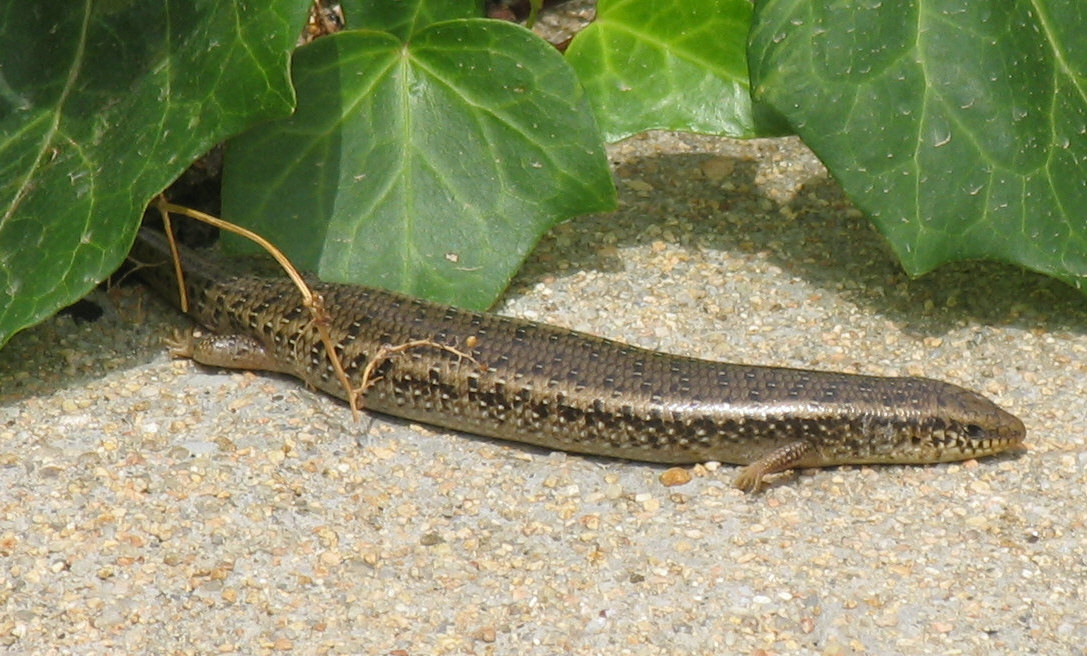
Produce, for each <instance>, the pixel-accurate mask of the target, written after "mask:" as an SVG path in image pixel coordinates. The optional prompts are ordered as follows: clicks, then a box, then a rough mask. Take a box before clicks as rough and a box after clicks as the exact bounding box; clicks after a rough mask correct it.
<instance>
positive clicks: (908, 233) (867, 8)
mask: <svg viewBox="0 0 1087 656" xmlns="http://www.w3.org/2000/svg"><path fill="white" fill-rule="evenodd" d="M862 5H863V6H858V3H855V2H846V1H845V0H828V1H827V2H818V3H812V2H807V1H806V0H768V1H766V2H761V3H759V4H758V8H757V11H756V18H755V25H754V29H753V31H752V35H751V42H750V50H749V56H750V58H751V70H752V82H753V88H754V93H755V96H756V98H758V99H759V100H763V101H766V102H767V103H769V104H770V105H771V106H773V107H774V108H775V109H776V110H777V111H779V112H780V113H781V114H782V115H783V116H784V117H785V118H786V119H787V120H788V121H789V122H790V124H791V125H792V126H793V127H794V128H795V129H796V131H797V133H799V134H800V136H801V137H802V138H803V139H804V141H805V143H807V144H808V145H809V146H810V147H811V148H812V149H813V150H814V151H815V152H816V154H818V155H819V157H820V159H822V160H823V162H824V163H825V164H826V165H827V168H828V169H830V172H831V173H832V174H833V175H834V177H835V178H836V179H837V180H838V181H839V182H840V183H841V185H842V187H843V188H844V189H845V191H846V193H848V194H849V196H850V197H851V198H852V199H853V201H854V202H855V203H856V204H857V205H858V206H859V207H860V208H861V209H863V210H864V211H865V212H867V213H868V215H869V216H870V217H871V218H872V220H873V221H874V222H875V224H876V225H877V226H878V228H879V229H880V231H881V232H882V233H883V234H884V235H885V236H886V237H887V239H888V241H889V242H890V244H891V247H892V248H893V249H894V251H895V252H896V253H897V255H898V257H899V259H900V260H901V261H902V264H903V266H904V267H905V268H906V270H907V271H908V272H909V273H910V274H912V275H920V274H922V273H925V272H927V271H930V270H932V269H934V268H935V267H937V266H939V265H941V264H943V263H946V262H951V261H955V260H964V259H971V258H990V259H995V260H1001V261H1005V262H1013V263H1016V264H1020V265H1022V266H1024V267H1027V268H1029V269H1033V270H1035V271H1039V272H1043V273H1047V274H1049V275H1051V276H1054V277H1056V278H1059V279H1061V280H1064V281H1066V282H1068V283H1070V284H1072V285H1074V286H1076V287H1082V284H1083V282H1084V280H1087V222H1085V219H1084V214H1083V209H1082V208H1083V207H1087V76H1085V75H1084V72H1085V71H1087V48H1084V47H1083V45H1082V44H1083V38H1082V37H1083V34H1084V33H1085V32H1087V5H1084V4H1083V3H1078V2H1065V1H1063V0H1035V1H1034V2H1029V3H1028V2H980V3H962V2H956V1H951V0H912V1H903V2H892V3H887V2H866V3H862Z"/></svg>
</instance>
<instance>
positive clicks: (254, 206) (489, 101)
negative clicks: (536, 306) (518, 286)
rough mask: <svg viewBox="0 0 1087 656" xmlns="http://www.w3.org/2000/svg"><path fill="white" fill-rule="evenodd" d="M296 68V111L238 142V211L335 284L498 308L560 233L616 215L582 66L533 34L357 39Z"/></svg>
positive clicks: (233, 172) (503, 28)
mask: <svg viewBox="0 0 1087 656" xmlns="http://www.w3.org/2000/svg"><path fill="white" fill-rule="evenodd" d="M292 71H293V79H294V82H295V86H296V88H297V90H298V99H299V100H298V110H297V111H296V112H295V114H294V115H293V116H291V117H290V118H287V119H283V120H280V121H275V122H272V123H269V124H266V125H261V126H258V127H257V128H255V129H253V130H251V131H249V132H248V133H246V134H244V135H242V136H240V137H238V138H237V139H234V140H233V141H232V142H231V143H230V144H229V148H228V157H227V160H226V164H225V169H224V174H223V214H224V216H225V217H226V218H228V219H230V220H232V221H236V222H237V223H240V224H244V225H246V226H247V227H249V228H252V229H254V230H256V231H257V232H259V233H261V234H262V235H264V236H266V237H268V238H269V239H270V240H272V242H273V243H276V244H277V245H278V246H280V247H281V248H283V249H284V251H285V252H286V253H287V254H288V255H289V256H290V257H291V258H292V260H294V261H295V263H296V264H298V265H300V266H301V267H302V268H305V269H311V270H316V271H317V272H318V273H319V275H320V276H321V278H322V279H325V280H331V281H340V282H354V283H362V284H369V285H373V286H378V287H384V288H386V289H393V290H397V291H401V292H405V293H408V294H412V295H414V296H421V297H425V298H430V299H433V300H438V301H442V302H447V303H452V304H456V305H461V306H464V307H469V308H485V307H487V306H489V305H490V304H491V303H493V301H494V299H495V297H496V296H497V295H498V294H499V293H500V292H501V291H502V290H503V289H504V288H505V287H506V285H507V284H508V283H509V279H510V277H511V276H512V275H513V273H514V272H515V271H516V270H517V268H518V267H519V266H520V264H521V262H522V261H523V259H524V257H525V255H526V254H527V253H528V251H529V250H531V248H532V247H533V246H534V245H535V244H536V242H537V240H538V239H539V238H540V236H541V235H542V234H543V233H544V232H545V231H546V230H547V229H548V228H550V227H551V226H553V225H555V224H556V223H558V222H560V221H562V220H564V219H566V218H568V217H569V216H571V215H574V214H583V213H587V212H593V211H600V210H605V209H610V208H611V207H612V206H613V205H614V188H613V186H612V182H611V173H610V171H609V169H608V165H607V159H606V157H605V155H604V150H603V144H602V143H601V141H600V137H599V133H598V132H597V130H596V125H595V123H594V122H593V118H592V113H591V110H590V109H589V106H588V103H587V102H586V101H585V98H584V94H583V93H582V91H581V89H580V87H578V85H577V80H576V78H575V77H574V75H573V72H572V71H571V70H570V68H569V67H568V66H567V65H566V62H565V61H563V59H562V57H561V56H560V55H559V54H558V53H557V52H555V51H554V49H553V48H551V47H550V46H549V45H548V44H546V43H545V42H543V41H542V40H540V39H539V38H537V37H535V36H534V35H533V34H532V33H530V32H528V31H527V30H525V29H523V28H521V27H518V26H516V25H512V24H510V23H504V22H500V21H490V20H485V19H459V20H451V21H445V22H440V23H435V24H431V25H427V26H425V27H423V28H421V29H420V30H419V31H417V32H415V33H413V34H412V35H411V37H410V39H409V40H407V41H403V40H401V39H400V38H398V37H396V36H395V35H394V34H392V33H389V32H385V31H374V30H360V31H345V32H340V33H337V34H333V35H331V36H327V37H324V38H322V39H318V40H317V41H314V42H313V43H312V44H310V45H308V46H306V47H304V48H301V49H299V50H298V52H297V53H296V56H295V59H294V62H293V67H292ZM243 248H244V247H243Z"/></svg>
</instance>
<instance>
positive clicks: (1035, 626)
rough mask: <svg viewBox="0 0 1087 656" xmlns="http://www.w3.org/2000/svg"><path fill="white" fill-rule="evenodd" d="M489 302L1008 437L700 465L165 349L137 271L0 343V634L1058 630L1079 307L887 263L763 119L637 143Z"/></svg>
mask: <svg viewBox="0 0 1087 656" xmlns="http://www.w3.org/2000/svg"><path fill="white" fill-rule="evenodd" d="M610 155H611V159H612V161H613V163H614V167H615V171H616V176H617V182H618V187H619V190H620V195H621V207H620V209H619V210H618V211H617V212H615V213H612V214H607V215H600V216H594V217H584V218H581V219H578V220H575V221H571V222H569V223H567V224H565V225H563V226H560V227H559V228H556V229H555V230H554V231H552V233H551V234H550V235H548V236H547V237H546V238H545V239H544V241H543V242H542V243H541V246H540V248H539V249H538V250H537V251H536V252H535V253H534V254H533V255H532V257H531V259H530V261H529V262H528V263H527V265H526V267H525V269H524V270H523V271H522V273H521V275H520V276H519V277H518V278H517V280H516V281H515V283H514V285H513V286H512V287H511V289H510V290H509V292H508V293H507V295H506V296H505V298H504V299H503V301H502V302H501V306H500V307H499V310H500V311H501V312H505V313H510V314H515V315H520V316H525V317H530V318H533V319H538V320H543V321H549V322H553V323H558V324H562V325H566V326H570V327H574V328H578V329H582V330H587V331H590V332H594V333H598V334H602V335H606V336H609V337H614V338H617V339H622V340H624V341H628V342H632V343H635V344H639V345H642V346H648V347H652V348H658V349H663V350H667V351H672V352H677V353H684V354H691V355H698V356H702V357H710V358H715V359H725V360H737V361H748V362H756V363H762V364H776V365H793V366H803V367H816V368H832V369H838V370H843V371H849V372H857V373H869V374H886V375H896V374H918V375H926V376H930V377H934V378H942V379H946V380H949V381H951V382H955V383H958V384H961V385H965V386H968V387H972V388H975V389H978V390H981V391H983V392H985V393H986V394H988V395H989V396H991V397H993V398H994V399H996V400H997V401H999V402H1000V403H1001V404H1002V405H1003V406H1004V407H1006V408H1007V409H1009V410H1010V411H1012V412H1014V413H1016V414H1017V415H1019V416H1021V417H1022V418H1023V419H1024V421H1025V422H1026V424H1027V428H1028V431H1029V442H1030V449H1029V450H1028V451H1026V452H1025V453H1022V454H1019V455H1016V456H1006V457H997V458H993V459H989V460H984V461H981V462H967V463H964V464H953V465H945V466H932V467H843V468H837V469H826V470H812V471H804V472H800V473H795V474H787V475H784V476H782V477H779V478H778V479H777V481H776V482H775V484H774V485H773V486H772V487H771V488H770V489H769V490H767V491H766V492H765V493H763V494H761V495H756V496H744V495H743V494H741V493H739V492H738V491H735V490H733V489H732V488H731V486H730V485H731V480H732V477H733V476H734V474H735V468H733V467H730V466H720V467H715V466H713V465H712V464H710V465H708V466H697V467H693V468H689V471H690V473H691V474H692V480H691V481H690V482H689V483H687V484H685V485H680V486H676V487H666V486H664V485H663V484H662V483H661V482H660V477H661V475H662V474H663V473H664V471H665V468H663V467H655V466H650V465H645V464H639V463H631V462H621V461H611V460H606V459H596V458H584V457H578V456H573V455H566V454H561V453H549V452H546V451H543V450H538V449H532V448H524V447H519V446H515V445H507V444H504V443H499V442H494V441H490V440H485V439H479V438H473V437H470V436H465V435H461V434H456V433H447V432H443V431H438V430H434V429H429V428H425V427H422V426H418V425H414V424H411V423H408V422H401V421H395V420H389V419H375V420H373V421H372V422H371V421H369V420H368V421H366V422H364V423H363V424H362V425H355V424H353V423H352V421H351V418H350V413H349V412H348V411H347V410H346V409H345V407H344V406H343V405H342V404H341V403H339V402H337V401H335V400H332V399H329V398H326V397H323V396H321V395H319V394H316V393H312V392H310V391H307V390H306V389H305V388H304V387H303V386H301V385H299V384H297V383H296V382H294V381H292V380H289V379H286V378H281V377H275V376H263V375H254V374H251V373H243V372H222V371H215V370H209V369H204V368H201V367H198V366H196V365H193V364H192V363H189V362H185V361H170V360H169V359H168V358H167V357H166V355H165V352H164V349H163V347H162V346H161V340H162V338H163V336H164V335H166V334H167V333H168V332H169V331H170V330H172V329H173V328H175V327H178V326H183V325H185V323H184V320H183V319H181V318H179V317H177V316H176V315H175V314H174V313H173V312H172V311H170V310H168V309H166V308H165V307H163V306H161V305H160V304H159V303H158V302H157V301H155V300H152V299H150V298H148V297H147V296H146V295H145V293H144V292H143V291H142V290H141V289H140V288H138V287H131V288H124V289H120V290H115V291H114V292H111V293H109V294H105V293H100V294H99V296H98V298H97V300H98V302H99V304H100V305H101V306H102V307H103V308H104V309H105V311H106V315H105V317H103V318H102V319H101V320H99V321H97V322H95V323H91V324H86V323H76V322H74V321H73V320H72V319H71V318H68V317H61V318H56V319H54V320H51V321H49V322H47V323H45V324H42V325H40V326H38V327H36V328H35V329H32V330H28V331H25V332H24V333H22V334H20V335H18V336H16V338H15V339H13V340H12V342H11V343H10V345H9V346H8V347H7V348H6V349H5V350H4V351H2V352H0V484H2V489H3V490H4V492H3V494H2V496H0V566H2V568H3V573H4V576H3V579H2V581H0V649H7V650H9V652H10V653H27V654H51V653H57V654H106V653H110V654H114V653H135V652H145V653H162V654H213V653H252V654H262V653H276V652H293V653H312V654H323V653H329V654H340V653H358V654H396V655H423V654H445V653H452V654H541V655H542V654H559V653H571V654H670V653H689V654H762V655H769V654H921V653H932V654H951V653H958V654H1047V655H1052V654H1087V650H1085V648H1084V645H1085V644H1087V620H1085V615H1087V613H1085V611H1084V608H1085V607H1087V605H1085V603H1087V542H1085V540H1084V525H1085V522H1087V506H1085V504H1084V489H1085V484H1087V475H1085V473H1084V470H1085V465H1087V446H1085V438H1084V434H1085V431H1084V428H1083V427H1084V426H1085V425H1087V404H1085V403H1084V402H1083V399H1084V397H1085V387H1087V375H1085V368H1087V367H1085V362H1087V360H1085V358H1084V353H1085V351H1087V335H1085V330H1084V329H1085V327H1087V312H1085V311H1084V307H1085V305H1084V301H1083V297H1082V296H1080V295H1078V294H1076V293H1075V292H1073V291H1072V290H1070V289H1067V288H1065V287H1063V286H1062V285H1060V284H1057V283H1054V282H1051V281H1049V280H1046V279H1044V278H1041V277H1039V276H1034V275H1031V274H1027V273H1024V272H1021V271H1018V270H1016V269H1014V268H1011V267H1006V266H999V265H992V264H971V265H956V266H951V267H946V268H944V269H941V270H940V271H937V272H936V273H934V274H931V275H929V276H926V277H924V278H922V279H920V280H909V279H908V278H907V277H906V276H905V275H904V274H903V273H902V272H901V270H900V269H899V267H898V266H897V265H896V264H895V262H894V260H893V258H892V257H891V255H890V253H889V251H888V249H887V248H886V247H885V246H884V244H883V242H882V241H881V239H880V238H879V236H878V235H877V234H876V233H875V232H874V230H872V229H871V228H869V227H868V225H867V224H866V222H865V221H864V220H863V219H862V217H861V216H860V215H859V213H858V212H857V211H856V210H855V209H853V208H851V207H850V205H849V204H848V203H847V202H846V201H845V200H844V198H843V196H842V193H841V191H840V190H839V188H838V187H837V186H836V185H835V184H834V183H833V182H832V181H830V180H829V178H828V177H827V175H826V172H825V171H824V170H823V169H822V167H821V166H820V165H819V164H818V162H817V161H816V160H815V158H814V157H813V156H812V155H811V154H810V153H809V152H808V151H806V150H805V149H804V147H803V146H802V145H801V144H799V142H797V141H795V140H775V141H753V142H747V143H738V142H731V141H727V140H720V139H713V138H705V137H697V136H692V135H673V134H651V135H646V136H643V137H639V138H636V139H632V140H630V141H627V142H624V143H621V144H618V145H615V146H613V147H612V148H611V150H610Z"/></svg>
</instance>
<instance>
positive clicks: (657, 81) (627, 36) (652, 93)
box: [566, 0, 757, 141]
mask: <svg viewBox="0 0 1087 656" xmlns="http://www.w3.org/2000/svg"><path fill="white" fill-rule="evenodd" d="M750 25H751V3H750V2H749V1H748V0H690V1H684V2H658V1H657V0H600V2H599V3H598V6H597V15H596V20H595V21H594V22H593V23H592V24H591V25H590V26H589V27H588V28H586V29H585V30H583V31H582V32H580V33H579V34H578V35H577V36H576V37H575V38H574V40H573V42H571V43H570V47H569V49H568V50H567V53H566V58H567V60H568V61H569V62H570V65H571V66H573V67H574V70H576V71H577V73H578V76H579V77H580V78H581V84H582V86H584V87H585V90H586V92H587V93H588V95H589V100H590V102H591V103H592V106H593V110H594V111H595V112H596V117H597V121H598V122H599V123H600V126H601V130H602V131H603V132H604V136H605V138H606V139H607V140H609V141H618V140H620V139H622V138H624V137H628V136H630V135H632V134H636V133H638V132H644V131H645V130H651V129H654V128H660V129H670V130H689V131H693V132H704V133H707V134H720V135H727V136H733V137H751V136H756V134H757V130H756V125H757V122H756V119H755V118H754V117H753V115H752V109H751V99H750V96H749V94H748V78H747V56H746V53H745V47H746V44H747V33H748V29H749V27H750Z"/></svg>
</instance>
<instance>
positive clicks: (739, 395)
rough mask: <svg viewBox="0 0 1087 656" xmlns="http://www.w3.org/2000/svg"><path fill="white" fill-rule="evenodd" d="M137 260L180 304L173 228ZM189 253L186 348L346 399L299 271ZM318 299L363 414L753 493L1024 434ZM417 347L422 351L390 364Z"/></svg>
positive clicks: (999, 417)
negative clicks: (265, 274) (191, 334)
mask: <svg viewBox="0 0 1087 656" xmlns="http://www.w3.org/2000/svg"><path fill="white" fill-rule="evenodd" d="M130 257H131V258H132V259H134V260H136V261H139V262H141V263H143V264H144V265H146V266H143V267H141V268H140V269H139V273H140V275H141V276H142V277H143V278H144V279H145V280H147V281H148V283H149V284H151V285H152V286H153V287H155V288H156V289H157V290H158V291H159V292H161V293H162V294H163V295H164V296H165V297H167V298H169V299H173V300H174V301H175V302H176V299H177V283H176V279H175V278H174V276H173V268H172V266H171V265H170V255H169V250H168V247H167V244H166V241H165V237H164V236H163V235H162V234H161V233H157V232H155V231H153V230H151V229H148V228H143V229H141V230H140V233H139V236H138V237H137V240H136V244H135V246H134V247H133V250H132V255H131V256H130ZM181 259H182V266H183V270H184V272H185V281H186V286H187V289H188V294H189V298H190V299H191V300H190V303H191V305H190V309H189V314H190V315H191V316H192V317H193V318H194V319H195V320H196V321H197V322H199V323H200V324H202V325H203V326H204V327H205V328H207V329H208V330H210V331H211V332H212V333H213V334H212V335H209V336H207V337H204V338H201V339H198V340H196V341H195V342H194V343H193V344H192V347H191V348H190V349H189V352H188V353H187V355H190V356H191V357H193V359H195V360H197V361H198V362H202V363H204V364H209V365H214V366H223V367H234V368H248V369H265V370H270V371H277V372H283V373H287V374H290V375H293V376H297V377H298V378H300V379H302V380H303V381H305V382H306V383H308V384H310V385H312V386H313V387H316V388H318V389H320V390H323V391H325V392H327V393H329V394H332V395H334V396H337V397H340V398H346V391H345V390H344V389H343V387H342V386H341V385H340V383H339V382H338V379H337V377H336V376H335V375H334V373H333V369H332V368H331V366H330V364H329V360H328V358H327V356H326V353H325V348H324V346H323V345H322V343H321V342H320V341H319V339H318V337H317V331H316V329H315V327H314V324H313V321H312V317H311V316H310V314H309V311H308V309H307V308H305V307H304V306H303V305H302V297H301V295H300V293H299V292H298V290H297V289H296V288H295V287H294V285H293V284H292V283H291V282H290V281H289V280H288V279H286V278H285V277H284V278H283V279H273V278H261V277H250V276H244V275H236V274H234V273H230V272H229V271H228V270H227V269H225V268H223V267H222V266H220V265H219V264H217V263H216V262H214V261H212V260H210V259H208V258H207V257H205V256H203V255H200V254H197V253H196V252H194V251H191V250H188V249H182V256H181ZM315 291H317V292H319V293H320V294H322V295H323V296H324V299H325V303H326V306H327V307H328V308H329V311H330V314H331V322H330V324H329V325H328V328H329V331H330V333H331V337H332V342H333V344H334V345H335V350H336V352H337V354H338V355H339V357H340V359H341V362H342V363H343V367H344V370H345V372H346V373H347V376H348V378H349V379H350V381H351V383H352V385H353V386H358V385H360V384H362V383H363V372H364V371H365V370H366V367H367V364H368V363H370V362H371V360H372V359H374V358H377V361H375V362H374V363H373V364H374V366H373V367H371V371H370V374H369V376H368V377H367V380H366V381H365V386H364V387H365V389H364V394H363V397H362V402H363V405H364V407H365V409H367V410H372V411H377V412H382V413H387V414H390V415H395V416H398V417H403V418H406V419H410V420H415V421H420V422H424V423H428V424H433V425H437V426H443V427H446V428H451V429H454V430H459V431H465V432H468V433H474V434H477V435H483V436H488V437H495V438H500V439H504V440H511V441H514V442H523V443H527V444H533V445H537V446H542V447H546V448H550V449H558V450H563V451H572V452H578V453H587V454H596V455H603V456H613V457H618V458H627V459H631V460H641V461H649V462H658V463H694V462H702V461H711V460H712V461H719V462H724V463H730V464H737V465H745V467H744V468H743V469H742V470H741V471H740V473H739V475H738V476H737V478H736V486H737V487H739V488H741V489H744V490H749V491H750V490H756V489H758V488H759V487H760V485H761V483H762V481H763V478H764V477H765V476H766V475H768V474H773V473H776V472H781V471H785V470H788V469H791V468H797V467H823V466H831V465H845V464H866V463H900V464H924V463H937V462H947V461H953V460H964V459H968V458H976V457H979V456H986V455H990V454H994V453H998V452H1001V451H1005V450H1008V449H1011V448H1013V447H1016V446H1017V445H1019V444H1020V443H1021V442H1022V440H1023V438H1024V435H1025V428H1024V426H1023V422H1021V421H1020V420H1019V419H1017V418H1016V417H1014V416H1013V415H1011V414H1009V413H1008V412H1006V411H1004V410H1002V409H1001V408H1000V407H998V406H997V405H996V404H994V403H993V402H991V401H989V400H988V399H986V398H985V397H983V396H981V395H979V394H976V393H974V392H972V391H970V390H967V389H964V388H962V387H958V386H955V385H951V384H949V383H944V382H940V381H936V380H930V379H926V378H912V377H911V378H884V377H875V376H860V375H850V374H841V373H832V372H825V371H809V370H803V369H789V368H781V367H760V366H750V365H742V364H730V363H724V362H713V361H708V360H700V359H695V358H689V357H682V356H678V355H669V354H666V353H660V352H657V351H651V350H647V349H643V348H638V347H634V346H629V345H626V344H622V343H620V342H616V341H612V340H608V339H603V338H600V337H595V336H592V335H588V334H585V333H580V332H576V331H572V330H565V329H562V328H558V327H555V326H550V325H547V324H542V323H536V322H531V321H525V320H521V319H514V318H509V317H504V316H498V315H494V314H488V313H481V312H469V311H465V310H459V309H456V308H453V307H448V306H444V305H439V304H435V303H430V302H427V301H423V300H419V299H416V298H411V297H408V296H404V295H401V294H396V293H392V292H388V291H383V290H379V289H373V288H367V287H359V286H352V285H341V284H317V285H316V286H315ZM418 342H426V344H421V345H417V346H415V347H412V348H405V349H403V350H402V351H401V352H398V353H395V354H391V355H390V354H389V353H390V351H389V348H390V347H396V346H397V345H406V344H411V343H418ZM427 344H429V345H427ZM443 346H444V347H448V348H442V347H443ZM458 352H459V354H458ZM465 356H470V357H465Z"/></svg>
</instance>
